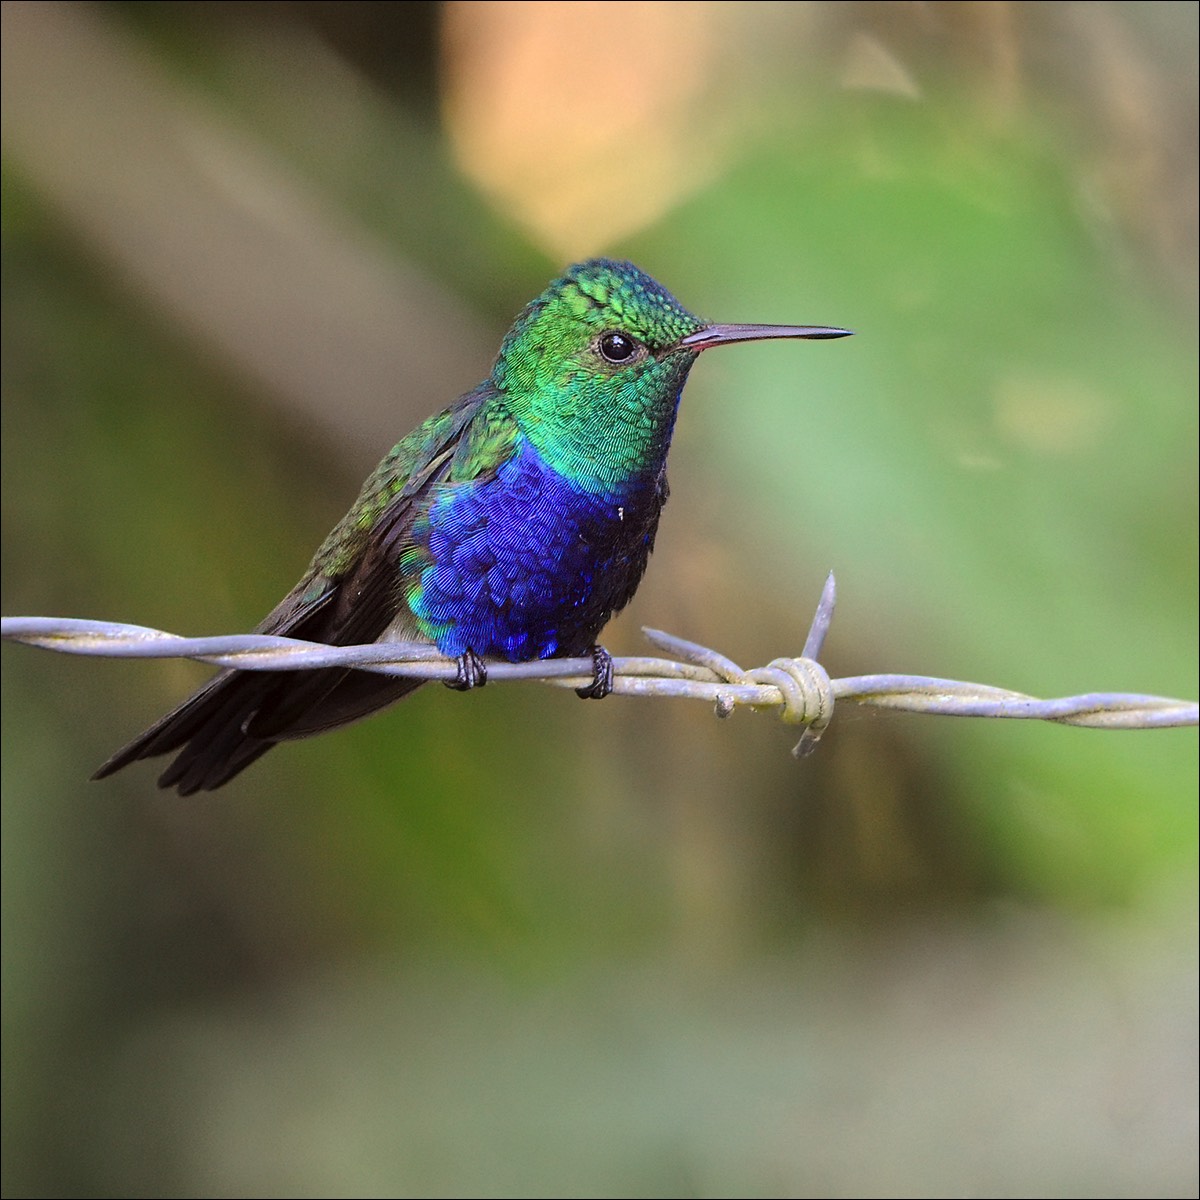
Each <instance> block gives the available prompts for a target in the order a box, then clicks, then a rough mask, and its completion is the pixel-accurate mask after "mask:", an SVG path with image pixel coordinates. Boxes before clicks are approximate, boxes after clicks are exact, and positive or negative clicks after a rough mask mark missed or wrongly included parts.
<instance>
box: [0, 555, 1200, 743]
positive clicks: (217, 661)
mask: <svg viewBox="0 0 1200 1200" xmlns="http://www.w3.org/2000/svg"><path fill="white" fill-rule="evenodd" d="M835 600H836V586H835V584H834V579H833V576H832V575H830V576H829V578H828V579H827V580H826V583H825V588H824V591H823V592H822V595H821V602H820V604H819V605H818V607H817V612H816V615H815V616H814V618H813V623H812V627H811V629H810V630H809V634H808V638H807V639H806V641H805V646H804V653H803V654H802V655H801V656H800V657H799V658H777V659H775V660H774V661H773V662H771V663H769V664H768V665H767V666H765V667H756V668H754V669H751V670H748V671H747V670H743V669H742V668H741V667H739V666H738V665H737V663H735V662H733V661H732V660H731V659H729V658H726V657H725V655H723V654H720V653H718V652H717V651H715V650H711V649H709V648H708V647H706V646H700V645H697V644H696V643H694V642H688V641H685V640H684V639H682V638H677V637H674V636H672V635H671V634H667V633H663V632H662V631H661V630H657V629H644V630H643V632H644V633H645V635H646V637H647V639H648V640H649V641H650V642H651V644H652V645H654V646H655V647H656V648H657V649H659V650H662V651H664V652H665V653H667V654H670V655H672V657H671V658H614V659H613V667H614V674H615V678H614V684H613V691H614V692H616V693H619V694H621V695H625V696H674V697H679V698H684V699H693V700H706V701H708V702H709V703H711V704H713V705H715V706H716V712H717V715H718V716H719V717H727V716H729V715H730V714H731V713H732V712H733V711H734V709H735V708H738V707H749V708H756V709H772V708H774V709H779V710H780V714H779V715H780V717H781V718H782V719H783V720H784V721H786V722H788V723H790V724H797V725H802V726H803V727H804V732H803V734H802V736H801V739H800V742H799V743H798V744H797V746H796V748H795V750H794V753H795V754H797V755H798V756H799V755H804V754H807V753H809V752H810V751H811V750H812V749H813V748H814V747H815V745H816V743H817V741H818V739H819V738H820V736H821V734H822V733H823V732H824V731H825V729H826V728H827V727H828V726H829V722H830V720H831V718H832V716H833V709H834V704H835V702H836V701H838V700H852V701H854V702H855V703H857V704H864V705H870V706H873V707H875V708H886V709H896V710H900V711H903V712H912V713H928V714H934V715H939V716H952V717H999V718H1004V719H1007V720H1040V721H1054V722H1057V723H1059V724H1063V725H1079V726H1084V727H1086V728H1089V729H1164V728H1171V727H1178V726H1186V725H1196V724H1197V723H1200V706H1198V705H1197V704H1196V703H1195V702H1192V701H1186V700H1173V699H1169V698H1167V697H1163V696H1146V695H1137V694H1130V693H1124V692H1091V693H1087V694H1085V695H1081V696H1064V697H1060V698H1057V699H1050V700H1041V699H1038V698H1036V697H1034V696H1027V695H1025V694H1024V693H1021V692H1013V691H1009V690H1007V689H1005V688H998V687H991V686H989V685H987V684H981V683H968V682H964V681H962V680H957V679H936V678H930V677H928V676H923V675H855V676H850V677H848V678H843V679H830V677H829V675H828V674H827V672H826V671H825V669H824V667H822V666H821V665H820V663H819V662H818V661H817V656H818V655H819V653H820V650H821V646H822V644H823V642H824V638H825V634H826V632H827V631H828V629H829V625H830V622H831V620H832V617H833V610H834V606H835ZM0 637H3V638H4V639H6V640H10V641H17V642H23V643H25V644H26V645H31V646H38V647H41V648H42V649H46V650H56V651H60V652H62V653H66V654H84V655H96V656H101V657H106V658H189V659H196V660H198V661H200V662H206V663H211V664H212V665H214V666H218V667H231V668H236V669H238V670H242V671H308V670H313V669H316V668H319V667H333V666H339V667H356V668H358V669H359V670H364V671H373V672H378V673H380V674H384V675H403V676H407V677H410V678H416V679H425V680H443V681H451V680H453V679H454V678H455V677H456V673H457V665H456V663H455V661H454V660H453V659H448V658H445V657H444V656H443V655H441V654H440V653H439V652H438V651H437V649H436V648H435V647H433V646H430V645H427V644H425V643H415V642H391V643H377V644H372V645H366V646H327V645H324V644H322V643H319V642H305V641H299V640H297V639H294V638H286V637H276V636H269V635H263V634H233V635H226V636H221V637H203V638H182V637H176V636H175V635H173V634H169V633H164V632H163V631H162V630H159V629H149V628H146V627H144V626H140V625H127V624H123V623H118V622H110V621H84V620H73V619H68V618H56V617H4V618H3V619H2V620H0ZM592 674H593V664H592V660H591V659H590V658H579V659H541V660H538V661H536V662H528V663H505V662H495V663H489V664H488V679H489V681H491V680H509V679H534V680H539V681H541V682H544V683H549V684H551V685H554V686H557V687H571V688H576V687H583V686H585V685H587V684H588V683H589V682H591V679H592Z"/></svg>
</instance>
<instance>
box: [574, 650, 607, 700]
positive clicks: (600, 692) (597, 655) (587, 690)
mask: <svg viewBox="0 0 1200 1200" xmlns="http://www.w3.org/2000/svg"><path fill="white" fill-rule="evenodd" d="M591 653H592V682H591V683H589V684H588V685H587V687H581V688H576V689H575V695H577V696H578V697H579V698H580V699H581V700H603V699H604V697H605V696H607V695H608V694H609V692H611V691H612V690H613V660H612V655H611V654H609V652H608V651H607V650H605V648H604V647H603V646H601V645H600V644H599V643H597V644H596V645H595V646H593V647H592V651H591Z"/></svg>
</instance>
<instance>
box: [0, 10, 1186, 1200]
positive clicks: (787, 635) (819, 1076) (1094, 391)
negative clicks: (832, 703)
mask: <svg viewBox="0 0 1200 1200" xmlns="http://www.w3.org/2000/svg"><path fill="white" fill-rule="evenodd" d="M1196 13H1197V10H1196V7H1195V6H1194V5H1188V4H1158V5H1119V4H1094V5H1067V4H1041V5H1034V4H989V5H978V4H976V5H972V4H940V5H905V4H841V5H826V4H800V5H743V4H704V5H692V4H686V5H685V4H680V3H671V4H664V5H656V4H633V5H588V4H570V5H566V4H563V5H557V4H545V5H519V4H486V5H448V6H445V7H444V8H443V7H440V6H436V5H427V4H403V5H393V4H359V3H345V2H343V3H339V4H337V5H333V4H324V3H316V4H291V3H285V4H259V3H236V4H225V5H208V4H190V3H173V4H159V3H136V4H108V5H82V4H58V5H30V4H7V5H5V7H4V31H3V34H4V36H3V39H2V42H0V45H2V47H3V52H4V56H5V58H4V106H3V118H4V120H3V125H4V161H3V171H4V175H3V181H4V203H3V214H2V215H3V233H4V255H3V288H4V306H3V338H4V355H3V383H4V403H3V410H2V418H3V434H4V436H3V439H2V443H0V453H2V455H3V462H2V466H3V477H2V483H3V531H4V538H3V577H2V582H3V610H4V612H5V613H9V614H18V613H61V614H64V615H72V616H84V617H107V618H113V619H122V620H129V621H135V622H140V623H145V624H149V625H157V626H159V627H161V628H167V629H172V630H176V631H178V632H181V633H186V634H200V633H205V632H226V631H234V630H239V629H245V628H249V627H251V626H252V625H253V624H254V623H255V622H256V621H257V620H258V619H259V617H260V616H261V614H262V613H263V612H265V611H266V610H267V609H269V608H270V607H271V605H272V604H273V603H274V602H275V600H277V599H278V597H279V595H281V594H282V593H283V591H284V590H285V589H286V588H287V587H288V586H289V585H290V584H291V583H292V582H293V580H294V578H295V577H296V576H297V574H298V572H299V570H300V569H301V568H302V566H303V564H304V562H305V561H306V560H307V556H308V554H309V553H310V552H311V550H312V549H313V547H314V546H315V545H316V543H317V542H318V541H319V539H320V537H321V536H322V535H323V533H324V532H325V530H326V529H327V528H328V527H329V526H330V525H331V524H332V522H333V521H334V520H335V519H336V518H337V517H338V516H339V515H340V514H341V511H342V510H343V508H344V506H345V504H346V503H347V502H348V500H349V498H350V497H351V496H352V495H353V493H354V491H355V488H356V485H357V483H358V481H359V479H360V478H361V477H362V476H363V475H364V474H365V473H366V472H367V470H369V469H370V467H371V466H373V464H374V461H375V459H376V458H377V457H378V456H379V455H380V454H381V453H382V452H383V451H384V450H385V449H386V448H387V447H388V446H389V445H390V444H391V443H392V442H393V441H395V440H396V438H397V437H399V436H400V435H401V434H403V433H404V432H406V431H407V430H408V429H409V428H411V427H412V426H413V425H414V424H415V423H416V422H417V421H419V420H420V419H421V418H422V417H424V416H425V415H427V414H428V413H429V412H431V411H433V409H435V408H436V407H438V406H440V405H441V404H443V403H445V402H446V401H448V400H449V399H450V398H451V397H452V396H453V395H454V394H456V392H459V391H462V390H465V389H466V388H467V387H469V386H470V385H472V384H473V383H474V382H475V381H476V380H477V379H478V378H479V376H480V374H481V373H482V372H483V371H485V370H486V369H487V364H488V355H489V353H491V352H494V347H495V345H496V344H497V343H498V341H499V338H500V336H501V335H502V333H503V330H504V329H505V327H506V326H507V324H508V321H509V320H510V319H511V317H512V315H513V313H514V312H515V311H516V310H517V308H518V307H519V306H520V305H521V304H522V303H524V301H525V300H527V299H528V298H529V297H530V296H532V295H534V294H536V293H537V292H538V291H539V290H540V289H541V287H542V286H544V284H545V281H546V280H547V279H548V278H549V277H550V275H551V274H552V273H553V272H555V271H556V270H558V269H559V268H560V267H561V266H562V265H564V262H565V260H566V259H567V258H568V257H582V256H584V255H587V254H592V253H614V254H620V255H627V256H629V257H631V258H633V259H634V260H635V261H637V262H638V263H639V264H640V265H642V266H643V267H645V268H646V269H647V270H649V271H650V272H651V273H653V274H654V275H655V276H656V277H658V278H660V279H661V280H663V282H664V283H666V284H667V286H669V287H670V288H671V289H672V290H673V291H674V292H675V293H676V294H677V295H678V296H679V297H680V298H681V299H682V300H683V301H684V302H685V303H686V304H688V305H689V306H690V307H692V308H693V309H694V310H696V311H699V312H702V313H706V314H709V315H711V316H712V317H714V318H715V319H721V320H735V321H736V320H747V321H749V320H765V321H779V322H785V321H786V322H792V321H797V322H798V321H806V322H827V323H833V324H845V325H847V326H849V327H851V328H854V329H855V330H856V331H857V333H858V336H856V337H855V338H854V339H851V340H848V341H846V342H840V343H836V344H834V343H830V344H824V345H822V344H814V345H811V346H804V345H801V346H795V345H792V346H766V345H763V346H758V347H754V348H744V349H740V350H730V351H728V352H726V353H723V354H720V355H712V356H706V357H705V359H704V360H703V362H702V363H701V364H700V366H699V367H698V368H697V370H696V372H695V374H694V377H693V380H692V382H691V383H690V384H689V387H688V390H687V395H686V400H685V404H684V410H683V413H682V416H681V420H680V424H679V430H678V433H677V437H676V447H675V450H674V452H673V455H672V497H673V498H672V503H671V505H670V506H669V507H668V509H667V511H666V514H665V517H664V521H663V526H662V530H661V533H660V538H659V549H658V550H657V551H656V554H655V558H654V560H653V562H652V565H651V569H650V572H649V574H648V576H647V579H646V581H645V583H644V585H643V587H642V588H641V590H640V591H639V594H638V597H637V599H636V601H635V603H634V604H633V606H632V610H631V611H630V612H629V613H627V614H625V615H623V616H622V618H621V619H620V620H618V621H617V622H616V623H615V624H614V626H613V628H612V631H611V637H606V640H607V641H608V643H609V644H610V646H611V647H612V648H613V649H614V650H616V651H618V652H624V651H631V652H632V651H634V650H636V649H637V648H638V647H639V640H638V635H637V632H636V630H637V625H638V623H640V622H645V623H648V624H653V625H657V626H660V627H663V628H666V629H669V630H671V631H672V632H675V633H678V634H680V635H683V636H686V637H689V638H693V639H695V640H698V641H701V642H705V643H707V644H709V645H713V646H715V647H717V648H719V649H720V650H722V651H724V652H726V653H728V654H730V655H732V656H733V657H735V658H736V659H738V660H740V661H742V662H744V663H746V664H747V665H752V664H756V663H761V662H765V661H767V660H769V659H770V658H773V657H775V656H777V655H779V654H784V653H789V652H794V651H795V650H796V649H798V647H799V644H800V642H801V641H802V638H803V633H804V629H805V628H806V626H807V622H808V618H809V613H810V609H811V606H812V604H814V603H815V601H816V597H817V594H818V591H819V588H820V584H821V582H822V580H823V578H824V573H825V571H826V570H828V569H829V568H830V567H833V568H835V569H836V571H837V574H838V579H839V584H840V594H841V607H840V610H839V614H838V618H837V620H836V621H835V624H834V629H833V633H832V635H831V637H830V640H829V643H828V645H827V650H826V655H825V660H826V662H827V664H828V666H829V667H830V669H831V671H832V672H833V673H835V674H839V675H840V674H854V673H858V672H864V671H877V670H898V671H913V672H921V673H927V674H941V675H947V676H953V677H957V678H972V679H977V680H980V681H982V682H988V683H996V684H1001V685H1005V686H1012V687H1016V688H1020V689H1023V690H1026V691H1029V692H1032V693H1036V694H1042V695H1059V694H1067V693H1071V692H1079V691H1085V690H1101V689H1103V690H1130V691H1146V692H1157V693H1161V694H1167V695H1181V696H1194V695H1195V694H1196V692H1197V668H1196V664H1197V657H1198V655H1197V623H1196V609H1195V598H1196V593H1197V540H1198V539H1197V503H1196V496H1197V465H1196V464H1197V455H1196V445H1197V404H1196V394H1197V379H1196V333H1195V331H1196V323H1197V303H1196V258H1197V255H1196V230H1195V220H1194V217H1195V210H1196V190H1197V185H1196V136H1195V135H1196V124H1197V122H1196V99H1195V97H1196V86H1195V85H1196ZM203 677H204V673H203V671H201V670H200V669H199V668H196V667H195V666H193V665H191V664H179V663H162V664H140V665H135V664H128V663H102V662H96V661H88V660H70V659H64V658H59V657H57V656H50V655H39V654H35V653H33V652H31V651H29V650H27V649H23V648H19V647H6V648H5V650H4V695H5V704H4V708H3V737H4V757H3V782H4V813H3V815H4V866H5V871H4V913H5V917H4V919H5V924H4V944H5V958H4V1000H5V1005H4V1012H5V1017H4V1020H5V1026H4V1033H5V1072H4V1080H5V1082H4V1105H5V1121H4V1128H5V1135H4V1136H5V1180H4V1191H5V1194H12V1195H16V1194H28V1195H51V1194H54V1195H74V1194H79V1195H85V1194H96V1193H102V1194H107V1193H115V1194H142V1193H146V1194H164V1195H174V1194H180V1195H182V1194H205V1193H210V1194H255V1195H258V1194H261V1195H275V1194H280V1195H282V1194H301V1195H305V1194H313V1195H318V1194H321V1195H323V1194H338V1195H369V1194H394V1195H409V1194H412V1195H422V1194H433V1195H439V1194H445V1195H450V1194H480V1195H493V1194H494V1195H506V1194H514V1195H528V1194H535V1195H536V1194H547V1195H549V1194H621V1195H623V1194H630V1195H632V1194H638V1195H659V1194H661V1195H683V1194H698V1195H727V1194H744V1195H807V1194H814V1195H817V1194H819V1195H831V1196H836V1195H851V1194H871V1193H875V1194H887V1193H911V1194H940V1193H942V1192H947V1193H949V1194H960V1193H961V1192H962V1191H963V1190H964V1189H965V1190H968V1191H972V1192H974V1193H976V1194H1000V1193H1004V1194H1023V1193H1025V1192H1028V1193H1030V1194H1043V1195H1092V1194H1095V1195H1106V1196H1109V1195H1136V1194H1147V1193H1148V1192H1151V1191H1153V1192H1155V1194H1162V1195H1167V1196H1170V1195H1185V1194H1194V1193H1195V1186H1196V1183H1195V1174H1196V1162H1195V1146H1194V1094H1195V1088H1196V1071H1195V1026H1196V1021H1195V1010H1196V988H1195V971H1194V968H1195V937H1194V920H1195V908H1194V890H1195V865H1196V780H1197V750H1196V738H1195V735H1194V733H1193V732H1191V731H1177V732H1167V733H1153V734H1124V735H1117V734H1098V733H1094V732H1089V731H1080V730H1070V729H1065V728H1054V727H1047V728H1032V727H1031V728H1026V727H1024V726H1023V725H1018V724H1012V723H1004V722H990V723H971V722H947V721H939V722H933V721H920V720H916V719H914V718H904V717H898V716H897V717H878V716H875V717H864V716H862V715H861V714H856V713H852V712H848V711H842V712H840V713H839V714H838V715H837V717H836V718H835V721H834V726H833V729H832V730H831V732H830V734H829V735H827V737H826V739H825V741H824V742H823V743H822V746H821V751H820V753H819V754H818V755H816V756H815V757H814V758H813V759H810V760H808V761H806V762H805V763H803V764H797V763H795V762H794V761H793V760H792V759H791V758H790V757H789V756H788V754H787V749H788V747H789V746H790V745H791V741H792V738H791V736H790V734H789V731H787V730H785V729H780V728H778V727H777V726H776V725H775V724H774V723H772V722H769V721H765V720H755V719H751V718H745V717H740V718H739V719H737V720H734V721H731V722H728V723H722V724H720V725H716V724H714V723H713V722H712V719H711V717H710V716H709V715H708V714H707V713H705V712H703V711H702V710H697V709H694V708H692V707H690V706H679V707H672V706H670V705H664V704H661V703H658V704H652V703H646V702H640V701H632V700H630V701H621V700H613V701H611V702H609V703H606V704H603V705H586V706H583V705H576V704H574V703H569V702H566V701H564V698H563V696H562V695H561V694H559V693H552V692H547V691H544V690H542V689H538V688H518V687H495V688H490V689H486V690H485V691H483V692H481V693H479V694H472V695H470V696H460V695H455V694H451V693H449V692H446V691H445V690H444V689H425V690H424V691H423V692H422V693H420V694H419V695H418V696H417V697H415V698H414V699H413V700H411V701H408V702H406V703H405V704H404V705H403V706H402V707H401V708H398V709H396V710H394V711H392V712H390V713H388V714H386V715H384V716H382V717H380V718H377V719H375V720H372V721H370V722H367V723H364V724H363V725H361V726H357V727H355V728H353V729H351V730H347V731H344V732H340V733H337V734H334V735H330V736H327V737H322V738H319V739H316V740H313V741H309V742H305V743H299V744H296V745H293V746H286V747H283V748H281V749H279V750H277V751H275V752H273V753H272V754H271V755H270V756H269V757H268V758H267V759H265V760H264V761H263V763H261V764H260V765H258V766H256V767H255V768H253V769H252V770H251V771H250V772H249V773H247V775H245V776H243V777H242V778H240V779H239V780H238V781H236V783H235V784H233V785H231V786H230V787H229V788H228V789H226V790H225V791H223V792H220V793H217V794H215V795H213V796H211V797H208V796H206V797H204V798H201V799H198V800H195V799H194V800H192V801H189V802H186V803H184V802H180V801H179V800H178V799H177V798H176V797H174V796H164V795H161V794H158V793H156V792H155V791H154V789H153V787H152V778H153V775H152V773H151V772H149V771H146V770H143V769H140V768H137V769H133V770H130V771H128V772H125V773H124V774H122V775H121V776H118V777H116V778H115V779H113V780H111V781H108V782H106V783H105V784H104V785H103V787H100V786H98V785H97V786H96V788H95V794H93V790H92V785H88V784H87V783H85V782H84V781H85V780H86V777H87V775H88V773H89V772H90V770H91V769H93V768H94V766H95V765H96V764H97V763H98V762H100V761H101V760H102V759H103V758H104V757H105V756H106V754H107V753H108V752H109V751H111V749H112V748H113V747H114V746H115V745H117V744H119V743H120V742H121V741H122V740H124V739H126V738H127V737H128V736H130V735H131V734H132V733H134V732H135V731H136V730H137V729H138V728H140V727H141V725H142V724H143V723H145V722H148V721H149V720H151V719H153V717H155V716H156V715H158V713H159V712H161V711H162V710H164V709H165V708H166V707H167V706H169V705H170V704H172V703H174V702H175V701H176V700H177V699H178V698H179V697H180V696H182V695H183V694H185V693H186V692H187V690H188V689H189V688H190V687H192V686H194V685H195V683H196V682H197V681H198V680H199V679H201V678H203ZM1181 1046H1182V1047H1183V1049H1182V1050H1181V1049H1180V1047H1181ZM1187 1113H1191V1114H1192V1116H1191V1118H1190V1120H1189V1119H1188V1118H1187V1117H1186V1114H1187Z"/></svg>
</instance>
